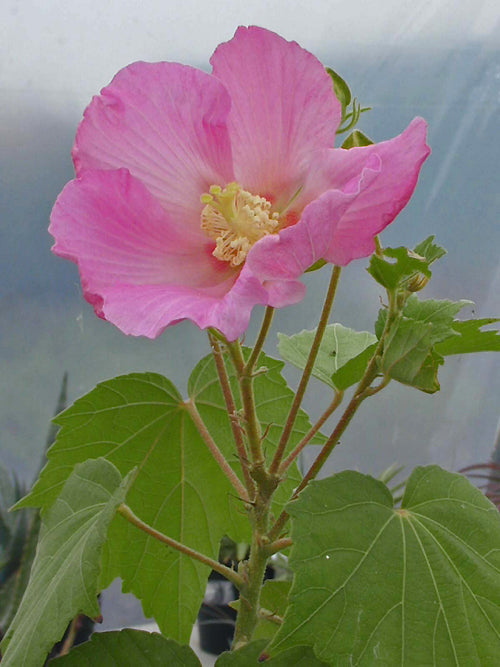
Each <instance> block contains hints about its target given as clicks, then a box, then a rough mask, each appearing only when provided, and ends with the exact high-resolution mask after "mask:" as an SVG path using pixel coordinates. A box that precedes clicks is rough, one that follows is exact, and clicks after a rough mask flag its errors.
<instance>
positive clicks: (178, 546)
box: [117, 503, 244, 589]
mask: <svg viewBox="0 0 500 667" xmlns="http://www.w3.org/2000/svg"><path fill="white" fill-rule="evenodd" d="M117 511H118V513H119V514H121V515H122V516H123V517H124V518H125V519H126V520H127V521H128V522H129V523H131V524H132V525H133V526H135V527H136V528H139V530H142V531H143V532H144V533H147V534H148V535H150V536H151V537H153V538H154V539H156V540H158V541H159V542H163V544H166V545H167V546H168V547H170V548H172V549H175V550H176V551H179V552H180V553H182V554H184V555H185V556H189V557H190V558H193V559H194V560H197V561H199V562H200V563H203V564H204V565H208V567H210V568H212V570H215V571H216V572H218V573H219V574H221V575H222V576H223V577H225V578H226V579H228V580H229V581H230V582H231V583H233V584H234V585H235V586H236V588H238V589H239V588H241V587H242V586H243V585H244V581H243V578H242V577H241V576H240V575H239V574H238V573H237V572H235V571H234V570H232V569H231V568H229V567H227V566H226V565H223V564H222V563H219V562H218V561H216V560H214V559H213V558H210V557H209V556H205V554H201V553H199V552H198V551H196V550H195V549H191V548H190V547H188V546H186V545H185V544H182V542H178V541H177V540H174V539H173V538H171V537H168V536H167V535H164V534H163V533H161V532H160V531H159V530H156V529H155V528H153V527H152V526H150V525H149V524H147V523H145V522H144V521H142V519H140V518H139V517H138V516H137V515H136V514H135V513H134V512H133V511H132V510H131V509H130V507H129V506H128V505H126V504H125V503H122V504H121V505H119V507H118V510H117Z"/></svg>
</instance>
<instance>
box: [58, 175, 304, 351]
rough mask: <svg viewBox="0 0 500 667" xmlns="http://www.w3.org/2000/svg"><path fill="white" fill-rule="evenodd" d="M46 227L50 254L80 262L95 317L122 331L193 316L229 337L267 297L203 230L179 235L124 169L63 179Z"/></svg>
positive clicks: (146, 330) (155, 329) (146, 332)
mask: <svg viewBox="0 0 500 667" xmlns="http://www.w3.org/2000/svg"><path fill="white" fill-rule="evenodd" d="M49 231H50V232H51V234H52V235H53V236H54V237H55V239H56V243H55V245H54V247H53V251H54V252H55V253H56V254H57V255H60V256H61V257H65V258H67V259H71V260H72V261H74V262H76V263H77V264H78V267H79V270H80V275H81V280H82V287H83V290H84V295H85V298H86V299H87V301H89V302H90V303H91V304H92V305H93V307H94V309H95V311H96V314H97V315H99V317H102V318H104V319H106V320H108V321H110V322H112V323H113V324H115V325H116V326H117V327H119V328H120V329H121V330H122V331H123V332H124V333H127V334H133V335H136V336H139V335H142V336H147V337H149V338H155V337H156V336H158V335H159V334H160V333H161V332H162V331H163V329H164V328H165V327H166V326H168V325H169V324H174V323H175V322H178V321H180V320H182V319H190V320H192V321H193V322H195V323H196V324H197V325H198V326H199V327H201V328H206V327H216V328H218V329H219V330H220V331H222V332H223V333H224V334H225V335H226V336H227V337H228V338H230V339H231V340H234V339H235V338H237V337H238V336H239V335H241V334H242V333H243V332H244V331H245V329H246V328H247V326H248V321H249V318H250V313H251V310H252V307H253V306H254V305H256V304H265V303H267V301H268V298H269V297H268V291H267V290H266V289H265V288H264V287H263V286H262V284H261V283H260V282H259V281H258V280H257V279H256V278H255V277H254V276H252V275H251V273H250V272H249V271H248V270H247V269H245V267H244V268H243V270H242V271H241V273H240V274H239V276H238V272H237V271H235V270H234V269H232V268H231V267H230V266H229V265H228V264H226V263H225V262H220V261H218V260H217V259H215V258H214V257H213V256H212V254H211V252H212V250H213V242H212V241H210V240H209V239H207V238H206V237H205V236H204V235H201V236H200V238H199V239H198V243H194V242H193V239H192V238H191V237H188V236H186V235H184V230H183V229H182V227H181V226H180V225H177V224H175V223H174V222H172V221H171V219H170V218H169V216H168V215H167V213H166V212H165V210H164V209H163V208H162V206H161V205H160V204H159V203H158V202H157V201H156V200H155V199H154V197H153V196H152V195H151V194H150V192H149V191H148V190H147V189H146V187H145V186H144V185H143V184H142V183H141V182H140V181H138V180H137V179H135V178H134V177H133V176H131V175H130V173H129V172H128V171H127V170H125V169H122V170H118V171H87V172H85V173H83V174H82V176H81V177H80V178H79V179H77V180H74V181H71V182H70V183H68V185H67V186H66V187H65V188H64V190H63V191H62V193H61V194H60V195H59V198H58V199H57V202H56V204H55V206H54V209H53V211H52V215H51V225H50V228H49ZM200 239H201V240H200ZM287 289H288V288H287ZM292 289H293V287H292Z"/></svg>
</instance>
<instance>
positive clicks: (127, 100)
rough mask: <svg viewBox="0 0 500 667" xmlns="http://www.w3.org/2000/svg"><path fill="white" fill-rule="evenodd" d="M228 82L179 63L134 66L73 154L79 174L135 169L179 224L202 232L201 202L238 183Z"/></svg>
mask: <svg viewBox="0 0 500 667" xmlns="http://www.w3.org/2000/svg"><path fill="white" fill-rule="evenodd" d="M230 106H231V100H230V98H229V95H228V93H227V91H226V90H225V88H224V86H223V85H222V84H221V82H220V81H219V80H218V79H216V78H215V77H213V76H211V75H209V74H206V73H205V72H201V71H199V70H196V69H194V68H192V67H187V66H184V65H178V64H176V63H142V62H138V63H134V64H132V65H129V66H128V67H125V68H124V69H122V70H121V71H120V72H118V74H117V75H116V76H115V78H114V79H113V81H112V82H111V83H110V84H109V86H107V87H106V88H104V89H103V90H102V91H101V94H100V95H98V96H96V97H94V98H93V100H92V102H91V103H90V105H89V106H88V107H87V109H86V111H85V114H84V119H83V121H82V122H81V123H80V126H79V128H78V133H77V136H76V141H75V146H74V149H73V159H74V162H75V168H76V170H77V175H80V174H81V173H82V172H84V171H85V170H87V169H119V168H121V167H125V168H127V169H128V170H129V171H130V173H131V174H132V175H133V176H135V177H136V178H138V179H139V180H141V181H142V182H143V183H144V184H145V185H146V187H147V188H148V190H149V191H150V192H151V193H152V194H153V195H154V196H155V197H156V198H157V199H158V200H159V201H160V202H161V203H162V205H163V207H164V208H165V210H166V211H167V212H168V213H169V214H170V215H171V216H172V217H173V218H174V219H176V220H178V221H183V222H184V223H189V224H190V225H192V226H193V227H194V228H195V229H196V230H197V229H198V227H199V224H200V211H201V204H200V195H201V194H202V193H203V192H206V191H207V190H208V188H209V186H210V185H212V184H214V183H217V184H224V183H226V182H228V181H232V180H234V176H233V170H232V156H231V146H230V141H229V135H228V130H227V127H226V119H227V115H228V113H229V108H230Z"/></svg>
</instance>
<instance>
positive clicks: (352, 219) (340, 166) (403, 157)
mask: <svg viewBox="0 0 500 667" xmlns="http://www.w3.org/2000/svg"><path fill="white" fill-rule="evenodd" d="M426 135H427V123H426V122H425V121H424V120H423V119H422V118H415V119H414V120H413V121H412V122H411V123H410V125H409V126H408V127H407V128H406V130H405V131H404V132H403V133H402V134H400V135H399V136H397V137H395V138H394V139H390V140H389V141H384V142H381V143H379V144H373V145H371V146H365V147H361V148H351V149H349V150H344V149H335V150H329V151H321V152H318V153H316V154H315V155H314V156H312V158H311V165H310V170H309V171H308V174H307V180H306V182H305V184H304V188H303V190H302V192H301V193H300V196H299V197H298V198H297V201H296V202H295V203H294V206H295V207H302V206H305V205H306V204H308V203H309V202H311V201H313V200H314V199H316V198H317V197H318V196H319V195H321V194H322V193H323V192H325V191H326V190H330V189H339V190H344V191H348V190H349V188H350V187H353V188H354V189H356V188H357V183H358V179H359V174H360V173H361V171H362V170H363V168H365V167H370V160H373V159H374V156H376V159H378V158H379V159H380V160H381V167H380V173H379V175H378V176H377V178H376V180H375V181H374V182H373V184H372V185H371V186H370V188H364V189H363V190H362V192H361V193H360V196H359V197H358V198H357V200H356V203H355V204H354V205H353V206H352V207H351V208H350V209H349V213H348V214H346V216H345V217H344V219H343V220H342V229H343V233H344V235H345V236H346V244H347V245H349V248H348V247H347V245H346V244H345V245H344V249H343V250H342V251H341V253H340V255H336V256H335V257H336V259H335V260H334V259H332V260H331V261H336V262H337V263H340V264H347V263H348V262H349V261H351V260H352V259H355V258H357V257H362V256H363V255H360V254H359V252H360V251H361V250H360V251H358V250H357V249H356V244H357V243H358V239H359V235H360V234H363V233H364V231H363V230H365V231H368V230H369V233H370V234H378V233H379V232H381V231H382V230H383V229H384V228H385V227H387V225H388V224H390V223H391V222H392V221H393V220H394V218H395V217H396V216H397V214H398V213H399V212H400V211H401V210H402V209H403V208H404V207H405V206H406V204H407V203H408V200H409V199H410V197H411V195H412V194H413V191H414V190H415V186H416V185H417V180H418V176H419V173H420V168H421V166H422V164H423V162H424V161H425V160H426V158H427V157H428V155H429V154H430V148H429V146H428V145H427V143H426ZM347 237H351V239H352V242H351V243H350V244H349V243H348V242H347ZM332 257H333V255H332ZM325 259H327V258H325Z"/></svg>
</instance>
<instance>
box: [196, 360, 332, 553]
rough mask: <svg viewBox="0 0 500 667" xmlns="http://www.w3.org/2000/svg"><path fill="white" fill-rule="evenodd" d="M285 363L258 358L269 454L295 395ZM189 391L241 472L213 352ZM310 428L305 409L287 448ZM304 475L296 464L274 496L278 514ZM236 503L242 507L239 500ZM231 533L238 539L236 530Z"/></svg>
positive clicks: (318, 439) (318, 440)
mask: <svg viewBox="0 0 500 667" xmlns="http://www.w3.org/2000/svg"><path fill="white" fill-rule="evenodd" d="M243 353H244V355H245V357H246V358H247V357H248V355H249V354H250V349H249V348H243ZM226 366H227V369H228V374H229V378H230V382H231V386H232V388H233V393H234V394H235V395H237V394H238V387H237V380H236V378H235V376H234V371H233V369H232V365H231V364H230V363H228V364H226ZM283 366H284V363H283V362H282V361H278V360H276V359H273V358H271V357H269V356H267V355H266V354H264V353H262V354H261V355H260V356H259V359H258V361H257V369H259V368H260V369H261V370H262V372H261V373H259V374H258V375H257V376H256V377H255V380H254V390H255V403H256V409H257V416H258V418H259V420H260V423H261V426H262V432H263V434H265V437H264V440H263V447H264V449H265V451H266V452H267V456H268V457H271V456H272V454H273V452H274V451H275V450H276V447H277V445H278V442H279V439H280V437H281V432H282V430H283V426H284V425H285V422H286V420H287V417H288V414H289V412H290V407H291V405H292V402H293V399H294V393H293V391H292V390H291V389H290V388H289V387H288V386H287V384H286V381H285V380H284V378H283V376H282V375H281V371H282V369H283ZM188 392H189V395H190V396H191V398H192V399H193V400H194V401H195V403H196V406H197V408H198V411H199V413H200V415H201V416H202V418H203V421H204V422H205V424H206V425H207V427H208V430H209V431H210V433H211V435H212V437H213V438H214V440H215V441H216V442H217V443H218V445H219V447H220V449H221V451H222V452H223V454H224V455H225V457H226V458H227V459H228V460H229V461H230V462H231V463H234V464H235V466H234V468H235V470H237V471H238V472H239V464H238V463H237V459H236V451H235V447H234V444H233V434H232V430H231V425H230V422H229V417H228V415H227V410H226V404H225V402H224V397H223V395H222V390H221V387H220V383H219V379H218V376H217V371H216V368H215V363H214V360H213V358H212V356H211V355H209V356H207V357H205V358H204V359H202V360H201V361H200V363H199V364H198V365H197V366H196V368H195V369H194V371H193V372H192V374H191V377H190V379H189V384H188ZM236 407H237V409H238V410H239V409H241V403H240V401H239V398H238V399H237V405H236ZM310 428H311V424H310V422H309V419H308V417H307V415H306V413H305V412H303V411H302V410H301V411H300V412H299V414H298V416H297V420H296V422H295V426H294V428H293V431H292V434H291V436H290V441H289V443H288V448H287V451H291V449H293V447H295V445H297V444H298V443H299V442H300V441H301V440H302V438H303V437H304V435H306V433H307V432H308V431H309V430H310ZM325 441H326V438H325V437H324V436H323V435H322V434H321V433H318V434H317V435H316V436H315V437H314V438H313V440H311V443H312V444H317V445H320V444H324V442H325ZM300 479H301V476H300V473H299V471H298V468H297V467H296V466H295V464H294V465H293V466H292V467H291V468H290V469H289V471H288V473H287V479H286V480H285V481H284V482H283V483H282V484H281V485H280V487H279V488H278V490H277V491H276V494H275V496H274V498H273V505H272V511H273V513H274V514H275V515H276V516H277V515H278V514H279V513H280V512H281V510H282V509H283V506H284V503H286V502H287V501H288V499H289V497H290V495H291V493H292V492H293V489H294V488H295V487H296V486H297V485H298V484H299V482H300ZM236 507H237V508H238V505H237V504H236ZM230 536H231V537H233V539H234V536H233V535H232V534H230ZM238 541H242V542H244V541H248V542H249V541H250V540H249V538H248V539H240V540H238Z"/></svg>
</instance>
